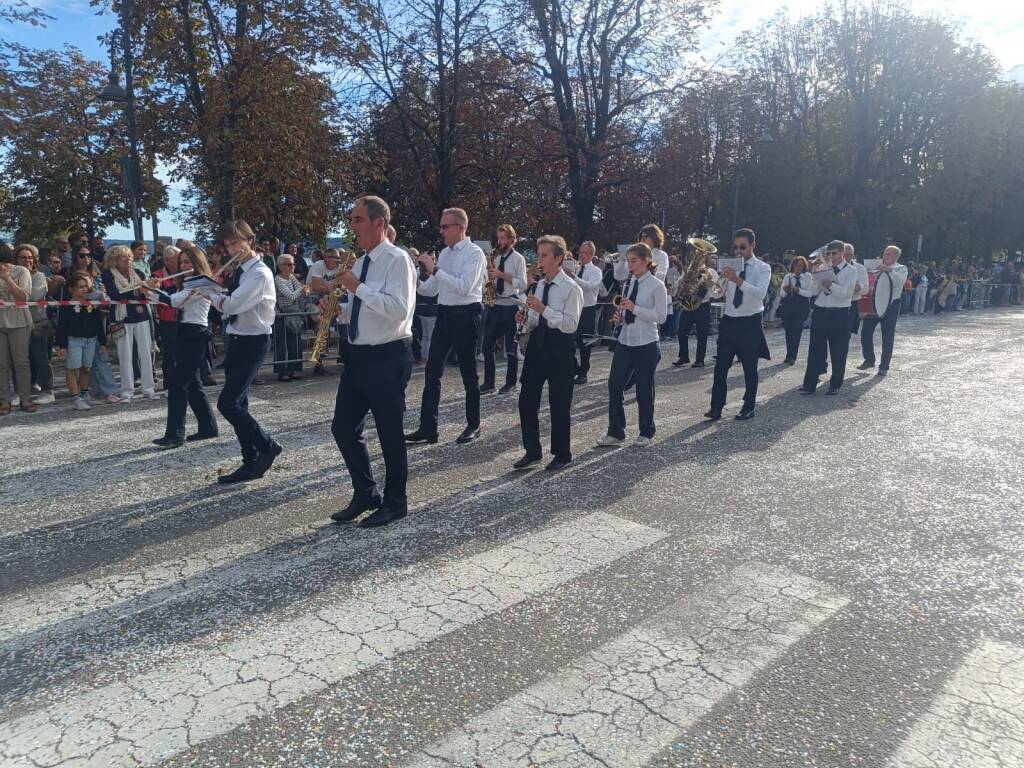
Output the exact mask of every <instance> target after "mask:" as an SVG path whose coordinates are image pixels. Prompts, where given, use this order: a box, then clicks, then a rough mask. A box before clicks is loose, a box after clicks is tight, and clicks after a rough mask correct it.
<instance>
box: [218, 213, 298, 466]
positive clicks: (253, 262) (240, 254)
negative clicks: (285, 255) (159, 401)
mask: <svg viewBox="0 0 1024 768" xmlns="http://www.w3.org/2000/svg"><path fill="white" fill-rule="evenodd" d="M214 240H215V241H216V242H218V243H220V244H221V245H222V246H223V247H224V250H225V251H227V254H228V256H229V257H230V258H236V259H237V260H238V266H237V267H236V268H235V272H236V275H235V276H236V278H237V288H235V289H234V290H233V291H232V292H231V294H230V295H220V296H215V297H214V298H213V299H212V300H211V301H212V304H213V306H214V307H216V308H217V310H218V311H219V312H220V313H221V315H222V316H223V317H224V318H225V324H226V325H227V326H228V333H229V335H230V337H231V343H230V344H228V345H226V346H227V349H228V351H227V356H226V357H225V359H224V389H222V390H221V393H220V397H218V398H217V410H218V411H220V412H221V415H223V416H224V418H225V419H226V420H227V421H228V423H229V424H231V426H232V427H234V429H235V435H236V436H237V437H238V444H239V446H240V447H241V449H242V466H241V467H239V468H238V469H236V470H235V471H234V472H231V473H229V474H226V475H221V476H220V477H218V478H217V481H218V482H220V483H243V482H246V481H248V480H255V479H256V478H258V477H263V475H264V474H266V472H267V470H268V469H270V466H271V465H272V464H273V463H274V459H276V458H277V457H278V455H280V453H281V446H280V445H279V444H278V443H277V442H276V441H275V440H274V439H273V438H271V437H270V435H269V434H267V432H266V431H265V430H264V429H263V427H261V426H260V424H259V422H258V421H256V419H254V418H253V417H252V414H250V413H249V385H250V384H252V382H253V380H254V379H255V378H256V374H257V372H258V371H259V369H260V366H261V365H263V363H264V362H265V361H266V359H267V350H268V349H270V334H271V332H272V331H273V328H274V307H275V305H276V304H277V290H276V288H275V287H274V275H273V274H272V273H271V271H270V269H269V268H268V267H267V265H266V264H264V263H263V260H262V259H261V258H260V257H259V255H258V254H257V253H256V251H255V250H254V248H253V245H254V244H255V242H256V235H255V233H254V232H253V231H252V228H251V227H250V226H249V225H248V224H247V223H245V222H244V221H242V220H240V219H239V220H237V221H229V222H227V223H225V224H224V225H223V226H221V228H220V229H219V230H217V234H216V235H215V237H214Z"/></svg>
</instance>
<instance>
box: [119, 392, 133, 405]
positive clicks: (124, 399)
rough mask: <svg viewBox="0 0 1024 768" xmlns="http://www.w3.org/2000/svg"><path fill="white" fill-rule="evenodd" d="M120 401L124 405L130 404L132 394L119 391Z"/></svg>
mask: <svg viewBox="0 0 1024 768" xmlns="http://www.w3.org/2000/svg"><path fill="white" fill-rule="evenodd" d="M121 402H122V403H124V404H125V405H131V404H132V395H126V394H125V393H124V392H122V393H121Z"/></svg>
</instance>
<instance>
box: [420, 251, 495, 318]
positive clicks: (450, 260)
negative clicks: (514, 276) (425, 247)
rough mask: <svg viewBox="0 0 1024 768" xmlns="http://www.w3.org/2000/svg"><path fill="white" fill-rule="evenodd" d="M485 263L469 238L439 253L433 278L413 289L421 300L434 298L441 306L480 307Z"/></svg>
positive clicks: (480, 252) (482, 253)
mask: <svg viewBox="0 0 1024 768" xmlns="http://www.w3.org/2000/svg"><path fill="white" fill-rule="evenodd" d="M486 280H487V259H486V258H485V257H484V252H483V251H481V250H480V247H479V246H477V245H474V244H473V241H472V240H470V239H469V238H468V237H466V238H463V239H462V240H460V241H459V242H457V243H456V244H455V245H454V246H449V247H448V248H445V249H444V250H443V251H441V255H440V256H439V257H438V259H437V266H436V267H435V268H434V274H432V275H431V276H430V277H429V278H427V279H426V280H424V281H423V282H422V283H420V284H419V287H418V288H417V289H416V290H417V291H419V293H421V294H423V295H424V296H437V303H438V304H440V305H444V306H449V307H452V306H456V307H457V306H465V305H468V304H479V303H480V302H482V301H483V300H484V282H485V281H486Z"/></svg>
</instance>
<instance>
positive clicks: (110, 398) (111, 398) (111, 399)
mask: <svg viewBox="0 0 1024 768" xmlns="http://www.w3.org/2000/svg"><path fill="white" fill-rule="evenodd" d="M107 402H108V403H110V404H111V405H117V404H118V403H123V402H124V398H122V397H121V396H120V395H119V394H117V392H115V393H114V394H112V395H107Z"/></svg>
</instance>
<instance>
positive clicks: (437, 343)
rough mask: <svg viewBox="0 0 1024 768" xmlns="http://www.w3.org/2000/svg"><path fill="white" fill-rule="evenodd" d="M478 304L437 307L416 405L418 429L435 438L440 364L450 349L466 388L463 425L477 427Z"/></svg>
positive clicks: (478, 392)
mask: <svg viewBox="0 0 1024 768" xmlns="http://www.w3.org/2000/svg"><path fill="white" fill-rule="evenodd" d="M480 313H481V305H480V304H467V305H464V306H454V307H451V306H447V305H444V304H439V305H438V307H437V324H436V325H435V326H434V335H433V336H432V337H431V338H430V352H429V354H428V355H427V369H426V375H425V379H426V380H425V381H424V383H423V400H422V403H421V405H420V429H421V430H422V431H423V432H426V433H427V434H430V435H436V434H437V411H438V406H439V405H440V402H441V376H442V375H444V362H445V360H446V359H447V357H448V353H449V352H451V351H452V350H453V349H454V350H455V356H456V358H457V359H458V363H459V372H460V373H461V374H462V385H463V386H464V387H465V388H466V425H467V426H469V427H474V428H475V427H479V426H480V380H479V378H478V377H477V373H476V334H477V331H478V330H479V328H480Z"/></svg>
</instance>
